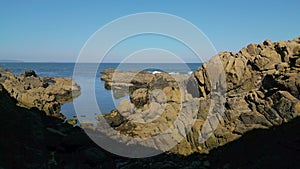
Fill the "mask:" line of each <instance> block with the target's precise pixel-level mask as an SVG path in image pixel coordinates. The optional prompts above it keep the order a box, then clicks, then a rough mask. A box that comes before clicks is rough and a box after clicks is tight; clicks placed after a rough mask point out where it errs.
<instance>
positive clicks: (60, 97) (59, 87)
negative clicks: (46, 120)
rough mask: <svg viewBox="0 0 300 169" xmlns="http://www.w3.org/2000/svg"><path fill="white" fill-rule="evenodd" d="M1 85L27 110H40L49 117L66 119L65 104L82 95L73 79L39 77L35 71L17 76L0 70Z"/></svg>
mask: <svg viewBox="0 0 300 169" xmlns="http://www.w3.org/2000/svg"><path fill="white" fill-rule="evenodd" d="M0 74H1V77H0V84H1V85H2V86H3V87H4V88H5V89H6V90H7V91H8V93H9V94H10V95H11V96H12V97H13V98H14V99H16V100H17V101H18V105H20V106H23V107H26V108H33V107H35V108H38V109H39V110H42V111H44V112H45V113H46V114H47V115H49V116H55V117H59V118H64V116H63V115H62V114H61V113H60V107H61V105H62V104H63V103H65V102H67V101H69V100H72V99H73V98H74V97H77V96H79V95H80V87H79V85H77V84H76V83H75V82H74V81H73V80H72V79H71V78H61V77H56V78H50V77H38V76H37V74H36V73H35V72H34V71H33V70H29V71H24V72H23V73H22V74H21V75H20V76H15V75H13V74H12V73H10V72H9V70H5V69H1V70H0Z"/></svg>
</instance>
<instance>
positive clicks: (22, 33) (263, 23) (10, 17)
mask: <svg viewBox="0 0 300 169" xmlns="http://www.w3.org/2000/svg"><path fill="white" fill-rule="evenodd" d="M299 6H300V2H299V0H285V1H280V0H252V1H233V0H227V1H226V0H224V1H221V0H219V1H217V0H215V1H202V2H201V1H200V0H194V1H179V0H178V1H176V0H163V1H162V0H148V1H146V0H122V1H121V0H119V1H115V0H109V1H108V0H105V1H83V0H69V1H68V0H49V1H41V0H35V1H33V0H26V1H23V0H20V1H14V0H1V1H0V23H1V24H0V60H3V59H7V60H24V61H57V62H59V61H64V62H66V61H75V60H76V57H77V56H78V53H79V51H80V49H81V48H82V46H83V45H84V43H85V42H86V40H87V39H88V38H89V37H90V36H91V35H92V34H93V33H94V32H95V31H97V30H98V29H99V28H101V27H102V26H104V25H105V24H107V23H109V22H110V21H112V20H114V19H117V18H119V17H122V16H124V15H128V14H133V13H138V12H164V13H170V14H173V15H177V16H179V17H182V18H184V19H187V20H188V21H190V22H192V23H193V24H194V25H196V26H197V27H199V28H200V29H201V30H202V31H203V32H204V33H205V34H206V35H207V36H208V38H209V39H210V40H211V41H212V43H213V44H214V45H215V47H216V49H217V50H218V51H224V50H227V51H238V50H239V49H240V48H241V47H243V46H245V45H247V44H248V43H259V42H262V41H263V40H265V39H270V40H272V41H277V40H288V39H293V38H295V37H297V36H299V35H300V22H299V18H300V12H299Z"/></svg>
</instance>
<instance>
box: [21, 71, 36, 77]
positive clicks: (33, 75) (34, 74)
mask: <svg viewBox="0 0 300 169" xmlns="http://www.w3.org/2000/svg"><path fill="white" fill-rule="evenodd" d="M20 76H21V77H38V76H37V74H36V73H35V71H34V70H27V71H24V72H23V73H21V75H20Z"/></svg>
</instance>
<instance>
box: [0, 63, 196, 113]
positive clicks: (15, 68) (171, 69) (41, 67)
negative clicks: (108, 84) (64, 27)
mask: <svg viewBox="0 0 300 169" xmlns="http://www.w3.org/2000/svg"><path fill="white" fill-rule="evenodd" d="M199 66H201V64H200V63H187V64H177V63H176V64H171V63H169V64H165V63H161V64H158V63H153V64H150V63H147V64H146V63H142V64H140V63H139V64H129V63H127V64H121V65H120V64H118V63H101V64H100V65H97V64H93V63H81V64H80V67H81V68H83V69H80V72H79V73H77V76H76V78H75V79H77V80H78V81H79V82H80V83H79V85H80V86H81V88H82V91H84V89H85V88H90V87H92V86H95V89H94V90H93V91H94V94H95V96H96V97H95V98H91V97H93V93H92V94H91V93H82V95H81V96H79V97H78V98H76V100H75V102H76V103H79V105H80V108H79V109H77V113H76V111H75V109H74V104H73V102H69V103H66V104H64V105H63V106H62V109H61V111H62V113H63V114H64V115H65V116H66V117H67V118H72V117H73V116H76V114H78V115H80V116H85V112H87V113H91V112H88V111H89V107H90V104H91V102H92V101H91V100H96V102H97V104H98V107H99V109H100V111H101V113H102V114H105V113H109V112H110V111H111V110H112V109H115V106H116V105H118V103H119V102H120V101H121V100H122V99H124V98H120V99H114V98H113V97H112V93H111V91H109V90H106V89H105V88H104V82H103V81H101V80H100V76H101V74H100V72H101V71H102V70H104V69H107V68H118V69H121V70H146V71H149V72H152V73H157V72H162V71H163V72H168V73H170V74H172V73H174V74H175V73H181V74H182V73H191V71H195V70H197V68H198V67H199ZM74 67H75V64H74V63H0V68H7V69H9V70H11V71H12V72H13V73H14V74H16V75H19V74H20V73H21V72H23V71H24V70H29V69H32V70H34V71H35V72H36V73H37V74H38V76H41V77H45V76H47V77H57V76H60V77H70V78H73V72H74ZM95 68H96V69H95ZM95 72H96V76H94V74H95ZM78 111H80V112H78ZM95 114H96V113H95ZM87 116H88V115H87ZM87 118H88V117H87Z"/></svg>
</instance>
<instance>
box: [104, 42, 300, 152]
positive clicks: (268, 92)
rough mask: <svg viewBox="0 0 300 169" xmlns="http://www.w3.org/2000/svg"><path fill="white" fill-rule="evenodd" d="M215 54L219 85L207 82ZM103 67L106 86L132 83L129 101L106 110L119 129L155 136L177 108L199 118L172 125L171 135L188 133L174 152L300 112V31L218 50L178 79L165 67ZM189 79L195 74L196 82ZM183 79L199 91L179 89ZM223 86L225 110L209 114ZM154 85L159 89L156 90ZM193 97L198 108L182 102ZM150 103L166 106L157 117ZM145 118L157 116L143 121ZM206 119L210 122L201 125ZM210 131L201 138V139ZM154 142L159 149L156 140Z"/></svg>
mask: <svg viewBox="0 0 300 169" xmlns="http://www.w3.org/2000/svg"><path fill="white" fill-rule="evenodd" d="M216 59H220V60H221V62H222V66H223V68H224V72H225V76H226V84H225V85H224V84H222V83H221V80H220V83H219V84H218V85H219V86H212V85H213V84H210V78H212V77H211V74H210V72H209V69H211V68H212V67H214V66H215V63H216ZM102 73H103V74H104V75H103V76H102V77H101V80H103V81H105V84H106V86H109V87H108V89H112V90H120V89H122V88H126V87H127V88H129V89H130V90H128V92H127V94H128V95H130V101H126V100H124V101H122V102H121V103H120V104H119V106H118V108H117V110H113V111H112V113H111V114H110V115H105V118H106V119H107V121H108V122H109V123H110V125H111V127H113V128H114V129H115V130H116V131H119V132H120V134H125V135H131V136H134V137H135V138H147V137H152V136H156V135H158V134H159V133H161V132H163V131H165V130H166V129H167V128H170V127H172V125H169V124H170V123H171V124H173V123H174V122H175V120H176V118H178V112H180V111H181V112H183V114H185V115H187V114H189V113H190V112H192V113H195V114H194V116H195V115H196V116H197V118H196V121H195V123H194V125H193V127H192V128H191V131H190V132H188V133H185V132H184V130H185V127H184V125H173V127H174V128H175V130H176V131H177V132H174V134H172V137H179V136H178V134H181V135H184V136H185V135H187V136H186V137H184V138H183V139H182V140H181V141H180V143H179V144H178V145H177V146H175V147H174V148H173V149H171V150H170V152H172V153H175V154H180V155H189V154H192V153H197V152H199V153H209V151H210V150H212V149H214V148H216V147H219V146H222V145H225V144H227V143H229V142H231V141H233V140H236V139H238V138H240V137H241V136H242V135H244V134H245V133H247V132H249V131H251V130H253V129H268V128H270V127H272V126H278V125H282V124H283V123H286V122H289V121H290V120H292V119H294V118H296V117H298V116H299V115H300V101H299V99H300V94H299V93H300V37H298V38H296V39H294V40H289V41H285V42H275V43H272V42H270V41H269V40H266V41H264V42H263V43H261V44H250V45H248V46H247V47H245V48H243V49H242V50H241V51H239V52H238V53H236V54H234V53H232V52H221V53H219V54H218V56H216V57H214V58H213V59H211V60H210V61H208V62H207V63H204V64H203V65H202V66H201V67H200V68H199V69H198V70H197V71H196V72H194V73H193V74H192V75H191V76H189V77H186V79H185V80H183V78H181V80H176V79H177V78H176V77H174V76H170V75H168V74H167V73H160V74H155V75H153V74H150V73H147V72H143V71H142V72H136V71H133V72H122V71H116V70H113V69H109V70H106V71H104V72H102ZM191 79H196V84H195V82H194V81H193V80H191ZM181 82H183V83H184V85H186V86H188V87H187V90H188V89H189V88H193V89H190V90H193V91H195V86H196V88H197V89H198V92H199V94H195V93H196V92H192V93H190V92H187V91H184V92H182V91H180V90H179V86H178V85H179V83H181ZM222 85H224V86H222ZM222 87H223V88H224V90H225V88H226V90H225V91H224V92H225V94H224V97H223V98H220V99H221V100H222V99H223V100H222V103H221V102H220V104H224V107H225V109H224V115H220V114H219V113H218V111H220V109H213V112H212V114H214V113H215V114H216V115H217V116H213V117H212V118H210V117H209V114H208V110H209V108H210V106H211V104H212V102H211V101H212V97H214V96H215V95H216V94H218V95H221V94H220V92H219V93H215V92H214V88H222ZM156 89H159V90H161V91H162V92H160V93H159V92H158V93H155V90H156ZM114 93H116V92H114ZM117 93H120V92H117ZM123 93H126V92H123ZM150 97H151V98H150ZM150 99H152V101H151V102H150V101H149V100H150ZM191 100H193V102H199V109H198V108H196V109H195V110H189V109H186V108H190V107H193V106H191V105H188V104H186V103H188V101H191ZM214 101H215V100H214ZM214 106H218V105H214ZM219 106H220V105H219ZM151 107H154V109H155V110H160V109H162V108H164V107H166V108H165V109H163V111H162V112H160V115H161V116H160V117H159V118H158V117H156V116H155V112H154V113H153V111H152V110H151ZM155 110H154V111H155ZM195 111H196V112H195ZM153 114H154V115H153ZM149 118H150V119H151V118H154V119H155V118H158V119H157V120H154V121H151V122H150V123H146V124H145V123H144V122H147V121H149ZM206 119H208V121H209V125H205V121H206ZM181 121H182V120H181ZM182 123H183V124H184V123H186V121H182ZM215 124H217V125H215ZM216 126H217V127H216ZM208 135H209V138H208V139H207V140H206V141H205V142H201V141H200V140H199V139H200V138H201V137H202V138H203V137H206V136H208ZM113 137H114V136H113ZM115 139H121V138H120V137H115ZM124 141H125V140H124ZM167 141H168V140H164V142H167ZM125 142H126V141H125ZM142 144H143V143H142ZM145 146H152V145H145ZM152 147H154V148H157V149H159V146H158V145H155V146H152Z"/></svg>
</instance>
